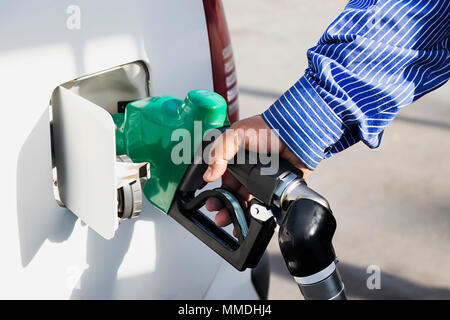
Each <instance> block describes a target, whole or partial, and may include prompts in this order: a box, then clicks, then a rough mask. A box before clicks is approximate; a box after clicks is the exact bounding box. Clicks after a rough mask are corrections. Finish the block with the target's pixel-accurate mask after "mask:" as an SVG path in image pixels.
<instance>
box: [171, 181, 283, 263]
mask: <svg viewBox="0 0 450 320" xmlns="http://www.w3.org/2000/svg"><path fill="white" fill-rule="evenodd" d="M209 197H216V198H218V199H219V200H221V201H222V202H223V204H224V206H225V207H226V208H227V209H228V211H229V212H230V214H231V217H232V221H233V225H234V227H235V229H236V233H237V235H238V241H236V240H235V239H234V238H233V237H232V236H231V235H229V234H228V233H227V232H226V231H225V230H223V229H222V228H220V227H218V226H217V225H216V224H215V223H214V222H213V221H212V220H211V219H209V218H208V217H207V216H205V215H204V214H203V213H201V212H200V211H199V210H198V209H199V208H201V207H202V206H203V205H204V204H205V202H206V200H207V199H208V198H209ZM236 201H237V200H236ZM233 202H234V201H230V198H229V197H227V195H225V193H224V192H220V191H217V190H208V191H205V192H202V193H201V194H200V195H198V196H197V197H193V196H192V194H191V195H189V194H183V193H180V194H179V195H178V196H177V197H176V199H175V202H174V203H173V204H172V207H171V209H170V211H169V216H171V217H172V218H173V219H175V220H176V221H177V222H178V223H180V224H181V225H182V226H183V227H184V228H185V229H187V230H188V231H189V232H190V233H192V234H193V235H195V236H196V237H197V238H198V239H200V240H201V241H202V242H203V243H205V244H206V245H207V246H209V247H210V248H211V249H212V250H213V251H215V252H216V253H217V254H219V255H220V256H221V257H222V258H223V259H225V260H226V261H227V262H228V263H230V264H231V265H232V266H234V267H235V268H236V269H238V270H240V271H243V270H245V269H246V268H252V267H255V266H256V265H257V263H258V262H259V260H260V259H261V256H262V255H263V253H264V251H265V249H266V247H267V245H268V243H269V241H270V239H271V238H272V235H273V233H274V230H275V226H276V222H275V219H274V218H273V217H272V216H270V217H268V216H261V217H260V216H258V215H251V217H250V221H249V224H248V231H247V233H246V235H244V233H245V231H244V230H245V227H244V224H243V223H242V220H241V221H239V220H240V218H238V215H236V211H235V206H234V204H235V203H233Z"/></svg>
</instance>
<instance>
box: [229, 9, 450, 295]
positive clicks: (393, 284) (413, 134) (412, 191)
mask: <svg viewBox="0 0 450 320" xmlns="http://www.w3.org/2000/svg"><path fill="white" fill-rule="evenodd" d="M223 3H224V7H225V10H226V14H227V20H228V26H229V28H230V32H231V39H232V43H233V49H234V56H235V60H236V66H237V72H238V81H239V89H240V114H241V119H242V118H245V117H248V116H251V115H254V114H257V113H261V112H262V111H264V110H265V109H266V108H268V107H269V106H270V105H271V103H272V102H273V101H274V100H276V99H277V98H278V97H279V96H280V95H281V94H282V93H283V92H284V91H285V90H287V89H288V88H289V87H290V86H291V85H293V84H294V83H295V81H296V80H297V79H298V78H299V77H300V76H301V75H303V73H304V70H305V68H306V66H307V60H306V50H307V49H308V48H310V47H312V46H314V45H315V44H316V42H317V41H318V39H319V38H320V36H321V35H322V33H323V32H324V31H325V29H326V27H327V26H328V25H329V24H330V23H331V22H332V21H333V20H334V19H335V18H336V17H337V16H338V14H339V13H340V11H342V10H343V8H344V6H345V4H346V3H347V1H346V0H315V1H306V0H277V1H273V0H225V1H223ZM449 158H450V85H449V84H446V85H444V86H443V87H441V88H440V89H438V90H436V91H434V92H432V93H430V94H428V95H427V96H425V97H423V98H422V99H421V100H419V101H418V102H416V103H414V104H413V105H410V106H408V107H406V108H404V109H403V110H402V111H401V112H400V113H399V115H398V116H397V118H396V119H395V120H394V122H393V123H392V124H391V125H390V126H389V127H388V128H387V129H386V131H385V133H384V136H383V141H382V144H381V146H380V147H379V148H378V149H375V150H371V149H369V148H368V147H366V146H365V145H364V144H362V143H359V144H357V145H355V146H353V147H351V148H350V149H348V150H346V151H345V152H343V153H341V154H338V155H336V156H334V157H333V158H331V159H328V160H324V161H323V162H322V163H321V164H320V165H319V167H318V169H316V171H315V172H314V173H313V174H312V176H311V177H310V178H309V179H308V183H309V185H310V186H311V187H312V188H313V189H315V190H317V191H318V192H319V193H321V194H322V195H324V196H325V197H326V198H327V199H328V200H329V202H330V204H331V207H332V209H333V212H334V215H335V216H336V219H337V221H338V229H337V232H336V235H335V238H334V247H335V249H336V253H337V255H338V258H339V260H340V263H339V268H340V271H341V275H342V277H343V280H344V282H345V285H346V291H347V294H348V296H349V298H352V299H450V161H449ZM276 240H277V237H274V238H273V239H272V242H271V244H270V246H269V254H270V260H271V268H272V275H271V286H270V291H269V299H300V298H301V295H300V293H299V290H298V288H297V287H296V285H295V283H294V282H293V281H292V279H291V277H290V276H289V274H288V272H287V269H286V267H285V264H284V261H283V260H282V257H281V255H280V252H279V248H278V243H277V241H276ZM369 266H376V267H378V268H379V269H380V270H381V278H380V280H381V282H380V284H381V288H380V289H372V290H370V289H369V288H368V286H367V284H366V283H367V280H368V278H369V277H370V275H371V274H372V273H373V271H371V269H370V270H369V273H368V270H367V268H368V267H369Z"/></svg>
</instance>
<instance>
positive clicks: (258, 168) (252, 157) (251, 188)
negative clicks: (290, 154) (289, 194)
mask: <svg viewBox="0 0 450 320" xmlns="http://www.w3.org/2000/svg"><path fill="white" fill-rule="evenodd" d="M256 159H257V154H255V153H254V152H250V151H245V159H244V160H243V161H239V160H240V159H239V157H235V158H234V159H233V163H229V164H228V171H230V173H231V174H232V175H233V176H234V177H235V178H236V179H237V180H239V182H240V183H241V184H242V185H244V186H245V187H246V188H247V190H248V192H249V193H250V194H251V195H253V196H254V197H256V198H258V199H259V200H260V201H261V202H263V203H264V204H265V205H267V206H272V205H273V204H274V202H276V201H277V200H278V198H279V194H278V195H277V190H278V189H279V188H280V186H282V185H283V182H284V181H285V179H286V178H287V177H288V176H289V175H295V177H296V178H302V177H303V173H302V171H301V170H299V169H297V168H296V167H294V166H293V165H292V164H290V163H289V162H288V161H287V160H285V159H281V158H280V159H277V160H278V161H279V162H278V165H276V164H274V163H273V162H269V163H267V164H263V163H262V162H260V161H257V160H256ZM240 162H242V164H241V163H240ZM277 196H278V197H277Z"/></svg>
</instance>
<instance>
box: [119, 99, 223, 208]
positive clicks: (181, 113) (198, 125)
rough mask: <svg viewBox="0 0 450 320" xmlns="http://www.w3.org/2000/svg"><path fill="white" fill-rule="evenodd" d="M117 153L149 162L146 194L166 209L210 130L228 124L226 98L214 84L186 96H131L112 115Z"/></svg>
mask: <svg viewBox="0 0 450 320" xmlns="http://www.w3.org/2000/svg"><path fill="white" fill-rule="evenodd" d="M112 117H113V120H114V122H115V124H116V126H117V131H116V154H117V155H122V154H126V155H128V156H129V157H130V158H131V159H132V160H133V161H134V162H149V163H150V174H151V177H150V179H149V180H148V181H147V183H146V185H145V187H144V194H145V196H146V197H147V199H148V200H149V201H150V202H151V203H153V204H154V205H155V206H156V207H158V208H159V209H161V210H162V211H164V212H165V213H167V212H168V211H169V209H170V206H171V204H172V201H173V198H174V196H175V193H176V191H177V188H178V185H179V184H180V182H181V180H182V178H183V176H184V174H185V172H186V170H187V168H188V167H189V165H190V164H191V162H192V161H193V158H194V153H195V151H196V150H197V149H198V147H199V146H200V144H201V142H202V140H203V138H204V136H205V133H206V132H208V131H209V130H211V129H214V128H219V127H223V126H228V125H229V121H228V118H227V104H226V101H225V99H223V98H222V96H220V95H219V94H217V93H214V92H212V91H209V90H193V91H190V92H189V93H188V94H187V96H186V98H185V99H184V100H182V99H179V98H175V97H170V96H165V97H150V98H145V99H142V100H137V101H134V102H130V103H129V104H128V105H127V107H126V109H125V113H124V114H123V113H117V114H113V115H112Z"/></svg>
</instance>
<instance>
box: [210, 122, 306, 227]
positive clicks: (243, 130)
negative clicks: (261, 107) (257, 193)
mask: <svg viewBox="0 0 450 320" xmlns="http://www.w3.org/2000/svg"><path fill="white" fill-rule="evenodd" d="M230 129H233V130H227V131H226V132H224V133H223V134H222V135H221V136H220V137H219V138H218V139H216V140H215V141H214V143H213V146H212V148H211V153H210V159H211V161H212V162H211V164H210V165H209V167H208V169H207V170H206V172H205V174H204V175H203V179H204V180H205V181H206V182H213V181H216V180H217V179H219V178H220V177H223V178H222V184H223V186H224V187H225V188H227V189H229V190H233V191H234V193H235V194H236V195H238V197H239V198H240V200H241V204H242V207H243V209H244V210H246V209H247V208H248V206H249V202H250V200H251V195H250V194H249V193H248V191H247V189H246V188H245V187H244V186H243V185H241V183H240V182H239V181H237V180H236V178H234V177H233V176H232V175H231V174H229V173H228V172H227V163H228V160H230V159H232V158H233V157H234V156H235V155H236V154H237V152H238V150H239V148H242V147H243V148H246V149H248V150H250V151H254V152H261V151H263V152H270V153H271V154H272V155H274V154H275V156H276V154H278V155H279V156H280V157H282V158H284V159H286V160H288V161H289V162H290V163H291V164H292V165H294V166H295V167H297V168H299V169H300V170H302V171H303V174H304V177H307V176H308V175H309V174H310V173H311V170H309V169H308V168H307V167H306V166H305V165H304V164H303V163H301V162H300V160H299V159H298V158H297V157H295V155H294V154H293V153H292V152H291V151H290V150H289V149H288V148H287V147H286V146H285V145H284V144H283V143H282V142H281V141H279V140H278V137H277V136H276V135H275V133H274V132H273V131H272V130H271V129H270V128H269V126H268V125H267V124H266V122H265V121H264V120H263V118H262V117H261V116H260V115H257V116H253V117H250V118H247V119H243V120H240V121H237V122H235V123H234V124H233V125H232V126H231V128H230ZM254 142H256V143H254ZM262 146H264V149H265V150H260V148H261V147H262ZM206 209H207V210H208V211H219V212H218V213H217V214H216V217H215V219H214V220H215V222H216V224H217V225H218V226H219V227H225V226H227V225H229V224H230V223H231V218H230V215H229V213H228V211H227V209H225V208H224V207H223V206H222V204H221V202H220V201H219V200H218V199H216V198H210V199H208V201H207V202H206Z"/></svg>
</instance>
